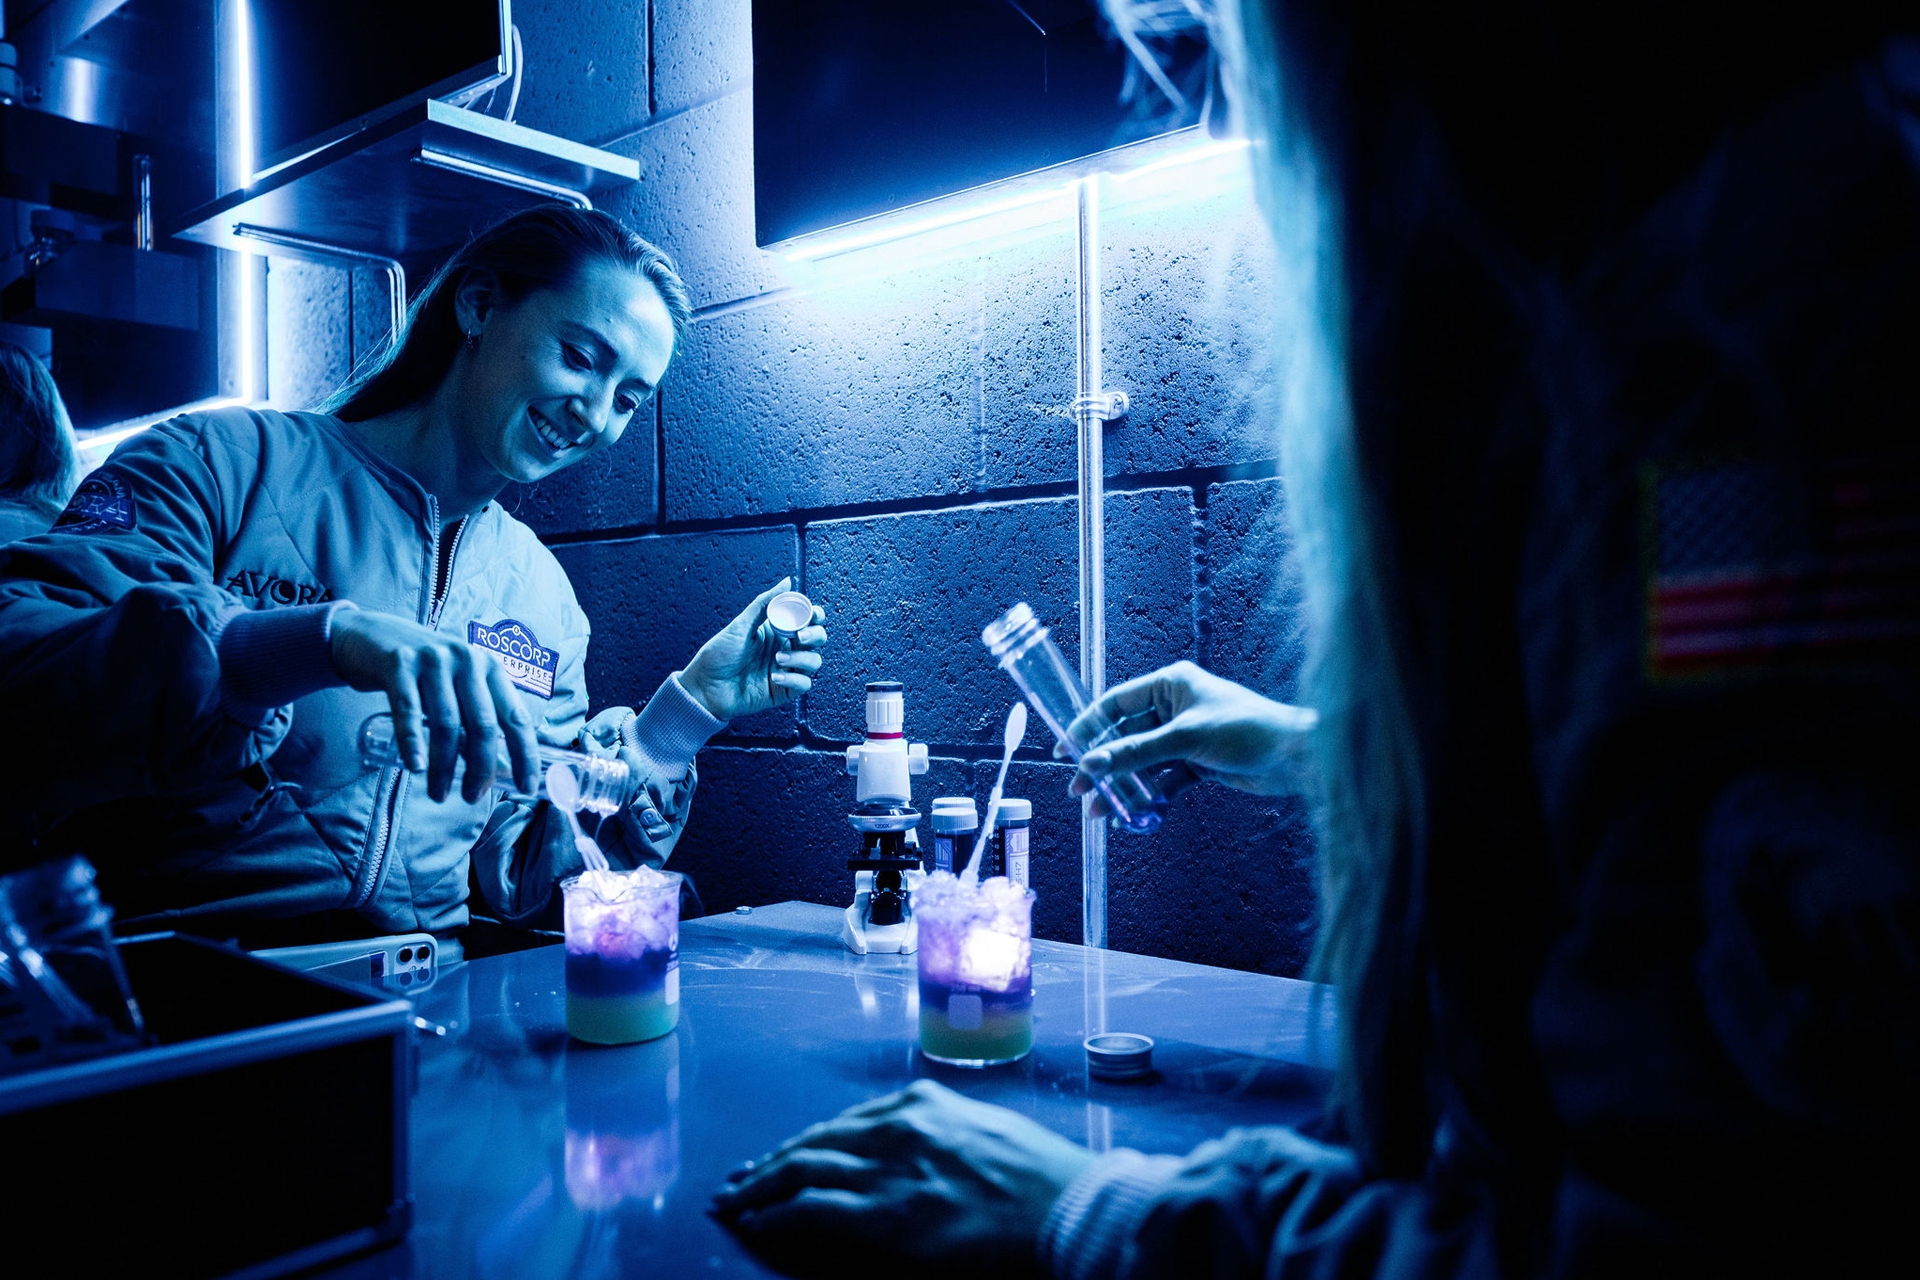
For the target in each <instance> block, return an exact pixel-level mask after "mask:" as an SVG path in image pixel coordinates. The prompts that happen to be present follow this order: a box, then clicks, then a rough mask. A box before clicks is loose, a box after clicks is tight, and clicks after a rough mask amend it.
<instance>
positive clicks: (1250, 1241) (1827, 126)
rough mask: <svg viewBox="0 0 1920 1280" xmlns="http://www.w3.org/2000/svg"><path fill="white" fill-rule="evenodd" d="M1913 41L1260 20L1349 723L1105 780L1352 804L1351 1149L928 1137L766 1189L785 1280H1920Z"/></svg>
mask: <svg viewBox="0 0 1920 1280" xmlns="http://www.w3.org/2000/svg"><path fill="white" fill-rule="evenodd" d="M1109 7H1110V9H1111V10H1112V11H1113V12H1114V13H1115V14H1116V17H1117V19H1118V20H1120V21H1126V20H1127V13H1128V12H1130V11H1136V10H1144V9H1145V8H1146V6H1137V5H1132V4H1127V5H1122V4H1119V3H1113V4H1110V6H1109ZM1167 8H1168V7H1167V6H1158V7H1155V8H1154V10H1153V11H1154V13H1155V14H1158V15H1161V16H1164V11H1165V10H1166V9H1167ZM1889 22H1890V19H1889V18H1888V16H1887V15H1886V14H1885V13H1884V12H1883V11H1882V10H1880V9H1869V8H1867V7H1865V6H1861V7H1854V6H1849V5H1846V4H1839V5H1822V6H1818V7H1815V6H1801V5H1791V4H1785V5H1772V6H1734V5H1727V4H1719V3H1708V4H1703V5H1695V6H1685V7H1683V8H1681V9H1675V8H1672V7H1667V6H1663V7H1656V6H1652V5H1642V4H1636V3H1628V4H1624V5H1623V4H1619V3H1614V4H1608V5H1585V4H1569V5H1561V6H1540V5H1534V4H1529V3H1520V2H1516V3H1495V4H1492V5H1484V4H1476V5H1466V4H1442V5H1428V6H1415V5H1400V4H1393V3H1372V2H1370V0H1361V3H1358V4H1341V5H1335V4H1331V3H1317V2H1315V0H1301V2H1298V3H1294V2H1291V0H1289V2H1287V3H1281V2H1280V0H1238V2H1237V3H1235V2H1234V0H1228V2H1227V3H1224V4H1221V5H1219V6H1217V9H1216V10H1215V11H1214V24H1213V31H1212V33H1211V34H1212V36H1213V38H1214V47H1215V48H1216V49H1217V50H1219V51H1220V52H1221V53H1222V55H1223V56H1224V57H1225V58H1226V60H1227V62H1228V79H1229V83H1230V85H1232V86H1234V87H1235V90H1236V94H1237V102H1238V105H1239V109H1240V112H1241V114H1242V116H1243V117H1244V119H1245V121H1246V123H1247V125H1248V127H1249V130H1250V132H1251V134H1252V136H1253V138H1254V141H1255V144H1256V147H1255V165H1256V174H1257V177H1258V181H1259V184H1260V193H1261V197H1262V201H1263V205H1264V211H1265V213H1266V215H1267V218H1268V220H1269V225H1270V226H1271V227H1272V228H1273V230H1274V233H1275V242H1276V245H1277V247H1278V248H1279V250H1280V255H1281V263H1282V266H1281V273H1280V275H1281V278H1282V279H1283V280H1284V281H1285V282H1286V288H1285V291H1284V294H1283V296H1279V297H1276V298H1275V300H1274V301H1275V307H1276V310H1277V311H1279V312H1280V315H1281V319H1282V321H1283V324H1282V325H1281V326H1280V328H1281V329H1282V331H1284V332H1287V333H1288V334H1289V335H1290V341H1291V344H1292V345H1291V350H1290V354H1291V356H1292V359H1291V360H1290V361H1289V362H1287V365H1286V367H1288V368H1289V370H1290V372H1289V377H1290V379H1291V382H1290V384H1289V387H1288V400H1289V406H1290V407H1289V412H1288V414H1287V415H1286V417H1285V418H1284V420H1283V421H1282V423H1281V431H1280V457H1281V464H1282V472H1283V474H1284V476H1285V477H1286V481H1287V485H1288V508H1289V513H1290V518H1291V520H1292V521H1293V523H1294V532H1295V534H1296V540H1297V544H1298V546H1299V548H1300V558H1301V568H1302V572H1303V576H1304V585H1305V601H1306V609H1307V617H1306V631H1307V636H1308V639H1309V645H1310V652H1309V655H1308V664H1307V668H1306V670H1305V671H1304V672H1303V673H1302V677H1301V695H1300V701H1301V703H1302V704H1304V707H1308V708H1311V709H1312V711H1313V713H1314V714H1315V716H1317V721H1312V720H1308V719H1307V718H1305V717H1300V716H1295V715H1288V714H1282V709H1279V708H1278V706H1277V704H1266V705H1265V706H1263V705H1262V704H1261V702H1260V701H1259V700H1257V699H1255V697H1254V695H1251V694H1250V693H1248V692H1246V691H1243V690H1237V689H1235V688H1234V687H1232V686H1229V685H1227V684H1226V682H1224V681H1217V680H1213V679H1211V678H1202V677H1201V676H1199V675H1198V674H1196V673H1195V672H1193V671H1192V670H1191V669H1187V668H1183V669H1174V670H1169V671H1167V672H1162V673H1157V674H1156V675H1155V676H1153V677H1150V678H1149V679H1148V680H1147V681H1146V682H1144V683H1140V682H1136V683H1135V684H1134V685H1132V686H1128V687H1123V689H1119V690H1115V691H1114V693H1113V694H1110V695H1108V698H1107V701H1108V702H1109V703H1110V704H1113V709H1114V710H1115V711H1116V712H1128V711H1131V712H1134V713H1137V714H1138V715H1139V716H1140V720H1139V722H1138V729H1139V731H1138V732H1136V733H1134V734H1133V735H1132V736H1131V737H1130V738H1128V739H1125V740H1123V741H1121V742H1119V743H1118V744H1116V745H1115V747H1114V748H1112V749H1111V750H1110V751H1108V752H1105V753H1090V754H1089V756H1088V757H1087V758H1086V759H1085V760H1084V761H1083V762H1082V763H1083V766H1084V767H1085V769H1087V770H1092V771H1094V772H1096V773H1097V772H1099V771H1102V770H1105V769H1112V768H1138V767H1142V766H1145V765H1149V764H1152V763H1154V762H1156V761H1160V760H1170V759H1171V760H1185V761H1189V762H1191V764H1192V765H1193V766H1195V772H1197V773H1200V774H1202V775H1203V776H1205V775H1208V774H1211V775H1212V776H1214V777H1216V778H1220V779H1222V780H1226V781H1232V782H1236V783H1238V784H1240V785H1244V786H1247V787H1248V788H1249V789H1255V790H1258V789H1265V788H1267V787H1269V786H1271V785H1276V784H1278V783H1279V782H1282V781H1284V780H1285V779H1287V778H1288V777H1292V778H1293V780H1294V781H1295V782H1297V783H1298V785H1300V786H1301V788H1302V789H1303V790H1304V791H1305V792H1306V793H1307V794H1308V796H1309V797H1310V802H1311V804H1312V806H1313V808H1314V810H1315V814H1316V825H1317V829H1318V834H1319V850H1320V857H1321V864H1322V899H1323V909H1322V925H1321V932H1320V936H1319V939H1318V944H1317V945H1318V955H1317V960H1316V963H1317V966H1318V973H1319V976H1321V977H1324V978H1325V979H1327V980H1329V981H1330V982H1332V983H1333V984H1334V986H1335V998H1336V999H1337V1001H1338V1006H1339V1012H1340V1019H1339V1027H1338V1031H1337V1036H1338V1041H1339V1044H1338V1048H1339V1058H1338V1066H1337V1070H1336V1072H1335V1073H1334V1077H1333V1080H1332V1087H1331V1090H1330V1096H1329V1099H1328V1107H1327V1113H1326V1118H1325V1122H1324V1124H1323V1125H1322V1126H1320V1127H1318V1128H1316V1129H1315V1131H1314V1133H1313V1135H1312V1136H1308V1135H1306V1134H1302V1133H1299V1132H1295V1131H1291V1130H1284V1129H1256V1130H1244V1131H1238V1132H1234V1133H1229V1134H1226V1135H1224V1136H1222V1137H1221V1138H1220V1139H1218V1140H1217V1141H1214V1142H1211V1143H1208V1144H1206V1145H1204V1146H1202V1147H1200V1148H1199V1149H1197V1150H1195V1151H1193V1152H1192V1153H1190V1154H1188V1155H1186V1156H1184V1157H1177V1156H1168V1155H1151V1156H1150V1155H1143V1154H1140V1153H1138V1152H1129V1151H1114V1152H1110V1153H1107V1154H1104V1155H1101V1156H1099V1157H1097V1158H1096V1157H1094V1156H1092V1155H1090V1154H1089V1153H1086V1152H1084V1151H1081V1150H1079V1149H1078V1148H1076V1147H1075V1146H1074V1145H1073V1144H1071V1143H1069V1142H1067V1141H1066V1140H1065V1139H1063V1138H1060V1137H1058V1136H1057V1135H1054V1134H1051V1133H1047V1132H1045V1131H1044V1130H1041V1129H1039V1128H1037V1127H1036V1126H1034V1125H1033V1124H1031V1123H1029V1122H1027V1121H1025V1120H1023V1119H1021V1118H1019V1117H1017V1116H1014V1115H1011V1114H1010V1113H1007V1112H1003V1111H998V1110H995V1109H993V1108H988V1107H983V1106H980V1105H978V1104H975V1103H972V1102H969V1101H967V1100H966V1099H963V1098H960V1097H959V1096H957V1095H955V1094H954V1093H952V1092H950V1091H948V1090H945V1089H942V1088H940V1087H939V1086H937V1085H933V1084H930V1083H926V1082H922V1083H920V1084H917V1085H915V1086H914V1087H913V1088H911V1089H909V1090H907V1091H906V1092H905V1093H903V1094H899V1095H896V1096H894V1097H891V1098H884V1099H881V1100H878V1101H876V1102H872V1103H869V1104H867V1105H865V1106H863V1107H860V1108H856V1109H855V1110H853V1111H850V1112H848V1113H847V1114H846V1115H843V1116H842V1117H840V1118H839V1119H837V1120H832V1121H828V1122H827V1123H825V1124H823V1125H820V1126H818V1127H816V1128H814V1129H812V1130H809V1131H808V1132H806V1133H803V1134H801V1135H799V1136H798V1137H796V1138H795V1139H793V1140H792V1141H790V1142H788V1143H787V1144H785V1145H784V1146H782V1147H781V1148H779V1149H778V1150H777V1151H775V1152H773V1153H772V1154H771V1155H770V1156H768V1157H767V1158H765V1159H764V1160H760V1161H757V1162H755V1164H754V1165H753V1166H751V1167H750V1168H748V1169H745V1170H742V1171H741V1172H739V1173H737V1174H736V1175H734V1177H733V1179H732V1181H731V1183H730V1185H729V1186H728V1187H727V1188H725V1189H724V1190H722V1191H721V1192H720V1193H719V1194H718V1196H717V1197H716V1201H715V1212H716V1214H717V1216H718V1217H719V1219H720V1220H721V1221H722V1222H723V1223H725V1224H726V1225H727V1226H728V1227H730V1228H731V1229H732V1230H733V1231H734V1233H735V1234H736V1235H737V1236H738V1237H739V1238H740V1239H741V1240H742V1241H743V1242H744V1243H745V1244H746V1246H747V1247H748V1248H750V1249H751V1250H752V1251H754V1252H755V1253H756V1255H758V1256H759V1257H760V1258H762V1259H763V1260H765V1261H766V1262H768V1263H769V1264H770V1265H772V1266H775V1267H777V1268H780V1269H782V1270H787V1271H792V1272H794V1273H797V1274H825V1273H826V1272H827V1271H829V1270H833V1271H839V1270H843V1269H844V1267H845V1264H846V1260H847V1259H848V1258H849V1257H858V1258H859V1259H860V1261H861V1263H862V1264H863V1265H865V1266H868V1267H871V1268H874V1269H877V1270H881V1271H896V1272H899V1273H902V1274H907V1273H913V1274H941V1273H944V1274H959V1273H967V1274H980V1273H983V1272H984V1273H995V1274H1020V1275H1037V1274H1051V1275H1055V1276H1060V1277H1071V1278H1072V1280H1083V1278H1084V1280H1094V1278H1105V1277H1126V1278H1127V1280H1145V1278H1146V1277H1169V1276H1219V1277H1227V1276H1247V1277H1253V1276H1262V1277H1269V1278H1277V1277H1288V1276H1309V1275H1310V1276H1332V1275H1341V1276H1347V1275H1381V1276H1412V1275H1418V1276H1451V1275H1492V1276H1535V1275H1546V1276H1642V1275H1696V1276H1705V1275H1772V1274H1789V1275H1872V1274H1888V1273H1891V1272H1893V1271H1895V1270H1902V1269H1909V1268H1910V1266H1911V1259H1912V1243H1911V1234H1910V1231H1909V1229H1908V1226H1907V1224H1908V1223H1909V1222H1910V1221H1911V1219H1912V1213H1913V1205H1914V1203H1915V1202H1916V1197H1920V1172H1916V1171H1917V1170H1920V1166H1917V1165H1916V1163H1915V1161H1914V1160H1913V1156H1912V1153H1913V1151H1914V1149H1915V1145H1916V1139H1920V787H1916V786H1915V785H1914V779H1915V777H1916V776H1920V733H1917V732H1916V730H1920V679H1917V678H1916V677H1917V676H1920V539H1917V538H1916V532H1915V531H1916V530H1920V449H1916V446H1915V435H1914V431H1915V426H1916V424H1920V361H1916V360H1915V359H1914V358H1913V352H1914V351H1916V350H1920V148H1916V147H1915V144H1914V139H1915V138H1917V137H1920V39H1916V38H1915V36H1914V34H1913V33H1912V32H1911V31H1909V32H1907V33H1905V34H1902V32H1901V31H1900V29H1899V28H1898V27H1896V26H1892V25H1883V24H1889ZM1123 704H1124V705H1123ZM1285 710H1289V711H1290V710H1296V709H1285ZM1263 744H1264V745H1263ZM1295 764H1300V765H1303V766H1305V767H1303V768H1301V769H1299V770H1297V771H1292V770H1293V766H1294V765H1295ZM1290 771H1292V772H1290ZM1077 785H1078V786H1080V787H1082V788H1084V785H1085V784H1084V778H1083V779H1082V780H1081V781H1080V782H1079V783H1078V784H1077ZM1169 821H1170V822H1178V821H1179V814H1178V812H1177V811H1176V812H1175V813H1174V814H1173V815H1172V816H1171V818H1170V819H1169ZM1156 838H1160V839H1164V838H1165V833H1164V832H1163V834H1162V835H1161V836H1159V837H1156ZM1249 873H1250V874H1257V868H1250V869H1249ZM1142 1029H1143V1030H1150V1028H1142ZM1161 1087H1162V1088H1165V1087H1171V1085H1162V1086H1161Z"/></svg>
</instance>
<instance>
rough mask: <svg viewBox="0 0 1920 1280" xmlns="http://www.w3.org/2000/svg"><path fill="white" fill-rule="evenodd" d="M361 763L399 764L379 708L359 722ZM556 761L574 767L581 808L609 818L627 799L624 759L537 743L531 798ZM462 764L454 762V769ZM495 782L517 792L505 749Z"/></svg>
mask: <svg viewBox="0 0 1920 1280" xmlns="http://www.w3.org/2000/svg"><path fill="white" fill-rule="evenodd" d="M360 764H361V767H363V768H367V769H397V768H400V767H401V764H400V748H399V745H398V744H397V743H396V742H395V741H394V739H393V716H392V714H391V713H389V712H385V711H382V712H380V713H378V714H377V715H371V716H368V717H367V718H366V720H364V721H363V722H362V723H361V725H360ZM556 764H563V765H565V766H567V768H569V769H571V770H572V771H573V776H574V779H575V780H576V781H577V782H578V783H579V784H580V811H581V812H582V813H592V814H597V815H599V816H600V817H602V818H610V817H612V816H613V815H614V814H616V813H618V812H620V806H621V805H622V804H624V803H625V802H626V799H627V792H628V790H629V789H630V783H629V782H628V769H627V765H626V761H624V760H617V759H611V760H603V759H601V758H600V757H599V756H590V755H587V754H586V753H584V752H580V751H567V750H565V749H563V748H560V747H550V746H548V745H547V744H546V743H544V742H543V743H541V744H540V767H539V769H538V770H537V771H536V772H537V773H538V774H539V777H538V778H537V780H536V781H535V784H534V791H533V798H535V799H538V800H545V799H547V798H548V796H547V770H548V769H551V768H552V767H553V766H554V765H556ZM463 768H465V765H464V764H458V765H456V766H455V771H456V772H458V771H459V770H461V769H463ZM493 769H494V785H495V786H496V787H498V788H499V789H501V790H502V791H505V792H506V793H507V794H509V795H518V794H520V793H519V792H518V791H516V790H515V788H514V784H513V763H512V761H510V760H509V759H508V758H507V756H506V754H505V751H504V747H503V750H502V753H501V755H500V758H499V759H498V760H497V761H495V763H494V766H493Z"/></svg>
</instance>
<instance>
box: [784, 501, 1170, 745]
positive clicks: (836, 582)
mask: <svg viewBox="0 0 1920 1280" xmlns="http://www.w3.org/2000/svg"><path fill="white" fill-rule="evenodd" d="M1192 510H1193V509H1192V504H1191V497H1190V493H1189V491H1188V490H1186V489H1184V488H1177V489H1151V490H1142V491H1138V492H1133V493H1112V494H1109V495H1107V526H1106V540H1107V678H1108V681H1109V683H1113V682H1117V681H1119V680H1124V679H1126V678H1128V677H1130V676H1134V675H1139V674H1142V673H1143V672H1147V671H1151V670H1153V669H1154V668H1156V667H1159V666H1163V665H1165V664H1166V663H1169V662H1173V661H1175V660H1176V659H1179V658H1182V657H1192V656H1194V654H1195V648H1194V637H1193V629H1192V628H1193V594H1192V593H1193V585H1192ZM1078 528H1079V526H1078V508H1077V504H1076V503H1075V502H1074V501H1073V500H1072V499H1045V500H1038V501H1030V502H1015V503H1003V504H998V505H994V506H981V507H965V508H960V509H956V510H948V511H931V512H919V513H914V514H908V515H892V516H875V517H869V518H864V519H854V520H833V521H823V522H821V523H818V524H811V525H808V526H807V531H806V562H807V571H806V583H807V587H806V589H807V592H808V594H809V595H811V596H812V597H813V599H814V600H815V601H816V602H818V603H819V604H821V605H823V606H824V607H825V608H826V609H827V613H828V619H827V626H828V630H829V631H830V632H831V633H832V635H833V637H834V640H833V650H832V651H833V658H832V659H831V664H832V678H831V679H823V680H822V681H821V682H820V683H819V684H817V685H816V686H815V689H814V692H813V694H811V695H810V696H809V697H808V700H807V707H806V720H807V727H808V728H809V729H810V730H811V731H812V732H814V733H816V734H818V735H820V736H822V737H825V738H830V739H834V740H838V741H851V740H853V739H855V738H857V737H859V736H860V735H861V734H862V733H864V732H865V724H866V721H865V684H866V682H867V681H869V680H902V681H904V682H905V683H906V686H907V687H906V699H907V702H906V713H907V734H908V736H909V737H910V738H912V739H914V740H916V741H925V742H930V743H946V744H956V745H958V744H974V745H987V746H997V745H998V743H999V741H1000V732H1001V727H1002V725H1003V724H1004V723H1005V717H1006V713H1007V708H1008V707H1009V706H1011V705H1012V702H1013V699H1014V698H1015V697H1016V696H1017V691H1016V689H1015V686H1014V684H1013V682H1012V681H1011V680H1010V679H1008V677H1007V676H1006V675H1005V674H1004V673H1002V672H1001V671H999V670H998V669H997V668H996V667H995V666H994V664H993V661H992V659H991V657H990V656H989V655H988V653H987V649H986V647H985V646H984V645H983V644H981V643H980V630H981V628H982V627H984V626H985V625H986V624H987V623H989V622H991V621H992V620H993V619H994V618H996V617H998V616H1000V614H1002V613H1003V612H1005V611H1006V609H1007V608H1008V607H1009V606H1011V605H1012V604H1014V603H1015V602H1017V601H1020V600H1025V601H1026V602H1027V603H1029V604H1031V605H1032V606H1033V608H1034V611H1035V612H1036V613H1037V614H1038V615H1039V616H1040V617H1041V618H1042V619H1043V620H1045V621H1046V622H1047V623H1048V625H1049V626H1051V627H1052V628H1053V635H1054V638H1055V639H1056V641H1057V642H1058V643H1059V644H1060V646H1061V648H1062V650H1063V651H1064V652H1065V653H1066V654H1067V657H1068V661H1069V662H1070V663H1073V664H1075V665H1077V664H1078V661H1079V644H1080V640H1079V624H1078V606H1077V604H1076V601H1077V600H1078V597H1079V568H1078V563H1079V562H1078ZM1030 732H1032V733H1033V734H1034V741H1035V742H1036V743H1038V742H1039V741H1040V736H1041V735H1042V734H1043V733H1044V730H1043V729H1042V728H1041V726H1040V725H1039V723H1038V721H1037V720H1036V721H1035V723H1034V726H1033V728H1032V730H1031V731H1030Z"/></svg>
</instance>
